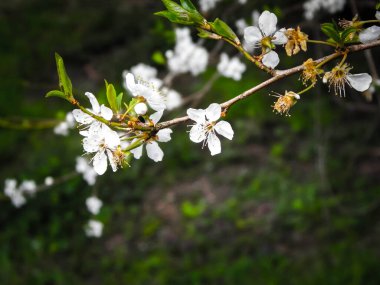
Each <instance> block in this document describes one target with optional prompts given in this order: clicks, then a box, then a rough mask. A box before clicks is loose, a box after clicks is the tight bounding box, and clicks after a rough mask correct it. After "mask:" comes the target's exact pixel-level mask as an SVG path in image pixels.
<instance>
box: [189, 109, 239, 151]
mask: <svg viewBox="0 0 380 285" xmlns="http://www.w3.org/2000/svg"><path fill="white" fill-rule="evenodd" d="M187 115H188V116H189V118H190V119H191V120H193V121H195V124H194V125H192V127H191V130H190V140H191V141H193V142H195V143H200V142H202V141H203V146H202V147H204V146H205V145H207V146H208V149H209V150H210V153H211V155H216V154H219V153H221V151H222V148H221V144H220V140H219V138H218V137H217V135H216V133H218V134H220V135H222V136H224V137H225V138H227V139H229V140H232V138H233V136H234V131H233V129H232V127H231V125H230V123H228V122H226V121H219V122H217V121H218V120H219V119H220V117H221V116H222V108H221V106H220V105H219V104H216V103H213V104H211V105H210V106H208V107H207V109H206V110H203V109H193V108H190V109H188V110H187Z"/></svg>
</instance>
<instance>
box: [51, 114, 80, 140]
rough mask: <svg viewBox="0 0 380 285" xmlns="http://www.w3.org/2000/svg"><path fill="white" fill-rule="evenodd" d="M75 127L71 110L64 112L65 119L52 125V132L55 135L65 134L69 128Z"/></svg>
mask: <svg viewBox="0 0 380 285" xmlns="http://www.w3.org/2000/svg"><path fill="white" fill-rule="evenodd" d="M74 127H75V119H74V116H73V114H72V113H71V112H69V113H67V114H66V117H65V121H63V122H60V123H59V124H58V125H56V126H55V127H54V130H53V131H54V133H55V134H56V135H61V136H67V135H68V134H69V130H70V129H72V128H74Z"/></svg>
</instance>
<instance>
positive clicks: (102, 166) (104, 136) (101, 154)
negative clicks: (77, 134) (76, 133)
mask: <svg viewBox="0 0 380 285" xmlns="http://www.w3.org/2000/svg"><path fill="white" fill-rule="evenodd" d="M81 134H82V135H83V136H84V137H85V138H84V139H83V149H84V151H85V152H86V153H95V155H94V157H93V159H92V164H93V166H94V170H95V172H96V173H97V174H98V175H103V174H104V173H105V172H106V170H107V165H108V163H107V161H108V162H109V164H110V166H111V168H112V170H113V171H114V172H115V171H116V170H117V166H118V165H119V164H120V163H121V161H120V157H119V155H118V154H119V153H120V151H119V150H118V147H119V146H120V138H119V135H118V133H117V132H115V131H113V130H111V129H110V128H109V127H108V126H106V125H104V126H103V127H102V128H101V129H100V130H99V131H91V130H88V131H83V132H81ZM120 154H121V153H120Z"/></svg>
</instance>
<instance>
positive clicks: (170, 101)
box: [161, 87, 183, 111]
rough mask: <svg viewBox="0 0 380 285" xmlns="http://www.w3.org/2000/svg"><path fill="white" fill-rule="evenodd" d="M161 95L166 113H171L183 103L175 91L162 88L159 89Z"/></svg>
mask: <svg viewBox="0 0 380 285" xmlns="http://www.w3.org/2000/svg"><path fill="white" fill-rule="evenodd" d="M161 93H162V96H163V97H164V102H165V105H166V109H167V110H168V111H171V110H173V109H175V108H178V107H180V106H181V105H182V103H183V100H182V96H181V94H179V93H178V92H177V91H175V90H173V89H169V88H166V87H163V88H162V89H161Z"/></svg>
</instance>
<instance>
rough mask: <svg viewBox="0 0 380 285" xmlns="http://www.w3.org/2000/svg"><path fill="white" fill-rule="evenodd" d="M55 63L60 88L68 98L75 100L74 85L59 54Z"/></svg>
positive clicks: (56, 54) (56, 55)
mask: <svg viewBox="0 0 380 285" xmlns="http://www.w3.org/2000/svg"><path fill="white" fill-rule="evenodd" d="M55 61H56V64H57V72H58V78H59V87H60V88H61V90H62V91H63V92H64V93H65V95H66V96H67V97H69V98H73V85H72V84H71V80H70V78H69V77H68V75H67V73H66V69H65V64H64V63H63V59H62V57H61V56H60V55H59V54H58V53H55Z"/></svg>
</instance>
